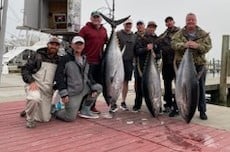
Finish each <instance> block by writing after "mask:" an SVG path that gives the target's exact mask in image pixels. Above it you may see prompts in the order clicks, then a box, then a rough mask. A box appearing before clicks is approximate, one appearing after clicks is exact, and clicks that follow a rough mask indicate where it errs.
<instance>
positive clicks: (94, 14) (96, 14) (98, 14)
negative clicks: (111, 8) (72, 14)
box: [91, 11, 101, 17]
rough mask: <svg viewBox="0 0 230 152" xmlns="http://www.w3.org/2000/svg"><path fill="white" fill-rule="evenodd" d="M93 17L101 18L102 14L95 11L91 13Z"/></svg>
mask: <svg viewBox="0 0 230 152" xmlns="http://www.w3.org/2000/svg"><path fill="white" fill-rule="evenodd" d="M91 16H93V17H94V16H101V14H100V12H98V11H93V12H92V13H91Z"/></svg>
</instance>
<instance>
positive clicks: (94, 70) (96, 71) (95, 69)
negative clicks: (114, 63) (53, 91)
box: [89, 64, 102, 84]
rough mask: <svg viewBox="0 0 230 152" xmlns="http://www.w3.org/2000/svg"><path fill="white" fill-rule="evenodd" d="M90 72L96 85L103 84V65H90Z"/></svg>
mask: <svg viewBox="0 0 230 152" xmlns="http://www.w3.org/2000/svg"><path fill="white" fill-rule="evenodd" d="M89 72H91V74H92V77H93V80H94V81H95V82H96V83H99V84H102V74H101V64H89Z"/></svg>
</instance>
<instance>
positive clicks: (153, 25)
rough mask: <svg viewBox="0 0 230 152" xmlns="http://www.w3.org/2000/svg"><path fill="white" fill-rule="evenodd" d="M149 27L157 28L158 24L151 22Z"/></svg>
mask: <svg viewBox="0 0 230 152" xmlns="http://www.w3.org/2000/svg"><path fill="white" fill-rule="evenodd" d="M147 27H155V28H156V27H157V24H156V22H154V21H149V22H148V24H147Z"/></svg>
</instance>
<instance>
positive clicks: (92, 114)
mask: <svg viewBox="0 0 230 152" xmlns="http://www.w3.org/2000/svg"><path fill="white" fill-rule="evenodd" d="M78 115H79V117H81V118H86V119H97V118H99V116H98V114H94V113H90V114H83V113H81V112H80V113H79V114H78Z"/></svg>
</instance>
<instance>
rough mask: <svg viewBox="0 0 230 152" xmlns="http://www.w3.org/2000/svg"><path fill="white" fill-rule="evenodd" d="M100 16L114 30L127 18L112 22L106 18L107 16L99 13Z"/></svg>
mask: <svg viewBox="0 0 230 152" xmlns="http://www.w3.org/2000/svg"><path fill="white" fill-rule="evenodd" d="M100 15H101V16H102V18H103V19H104V20H105V21H106V22H108V23H109V24H110V25H111V26H112V29H115V28H116V27H117V25H120V24H121V23H123V22H124V21H126V20H127V19H128V18H129V17H130V15H129V16H127V17H125V18H122V19H119V20H112V19H110V18H108V17H107V16H105V15H104V14H102V13H100Z"/></svg>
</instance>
